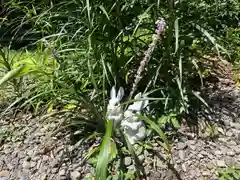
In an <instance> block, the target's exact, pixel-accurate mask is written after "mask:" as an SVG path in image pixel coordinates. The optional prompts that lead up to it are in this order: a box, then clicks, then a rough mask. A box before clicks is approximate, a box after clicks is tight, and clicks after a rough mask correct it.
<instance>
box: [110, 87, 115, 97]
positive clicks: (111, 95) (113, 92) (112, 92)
mask: <svg viewBox="0 0 240 180" xmlns="http://www.w3.org/2000/svg"><path fill="white" fill-rule="evenodd" d="M110 97H111V99H113V98H116V88H115V86H113V87H112V89H111V93H110Z"/></svg>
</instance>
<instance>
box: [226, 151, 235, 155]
mask: <svg viewBox="0 0 240 180" xmlns="http://www.w3.org/2000/svg"><path fill="white" fill-rule="evenodd" d="M227 155H228V156H234V155H235V152H234V151H228V152H227Z"/></svg>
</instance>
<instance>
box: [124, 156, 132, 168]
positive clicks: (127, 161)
mask: <svg viewBox="0 0 240 180" xmlns="http://www.w3.org/2000/svg"><path fill="white" fill-rule="evenodd" d="M131 164H132V159H131V157H129V156H127V157H125V158H124V165H125V166H130V165H131Z"/></svg>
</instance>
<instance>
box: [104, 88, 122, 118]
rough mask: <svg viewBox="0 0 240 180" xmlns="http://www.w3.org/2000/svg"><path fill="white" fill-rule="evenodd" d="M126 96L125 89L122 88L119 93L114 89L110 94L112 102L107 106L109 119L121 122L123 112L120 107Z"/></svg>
mask: <svg viewBox="0 0 240 180" xmlns="http://www.w3.org/2000/svg"><path fill="white" fill-rule="evenodd" d="M123 96H124V89H123V88H122V87H120V89H119V90H118V93H117V92H116V88H115V87H112V89H111V92H110V98H111V99H110V100H109V103H108V106H107V111H108V119H110V120H116V121H120V120H121V118H122V116H123V110H122V107H121V106H120V101H121V100H122V98H123Z"/></svg>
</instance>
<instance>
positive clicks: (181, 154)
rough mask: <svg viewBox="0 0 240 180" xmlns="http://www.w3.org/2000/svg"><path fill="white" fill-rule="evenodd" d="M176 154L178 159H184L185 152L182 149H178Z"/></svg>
mask: <svg viewBox="0 0 240 180" xmlns="http://www.w3.org/2000/svg"><path fill="white" fill-rule="evenodd" d="M178 156H179V157H180V159H182V160H184V159H185V152H184V151H183V150H180V151H178Z"/></svg>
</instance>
